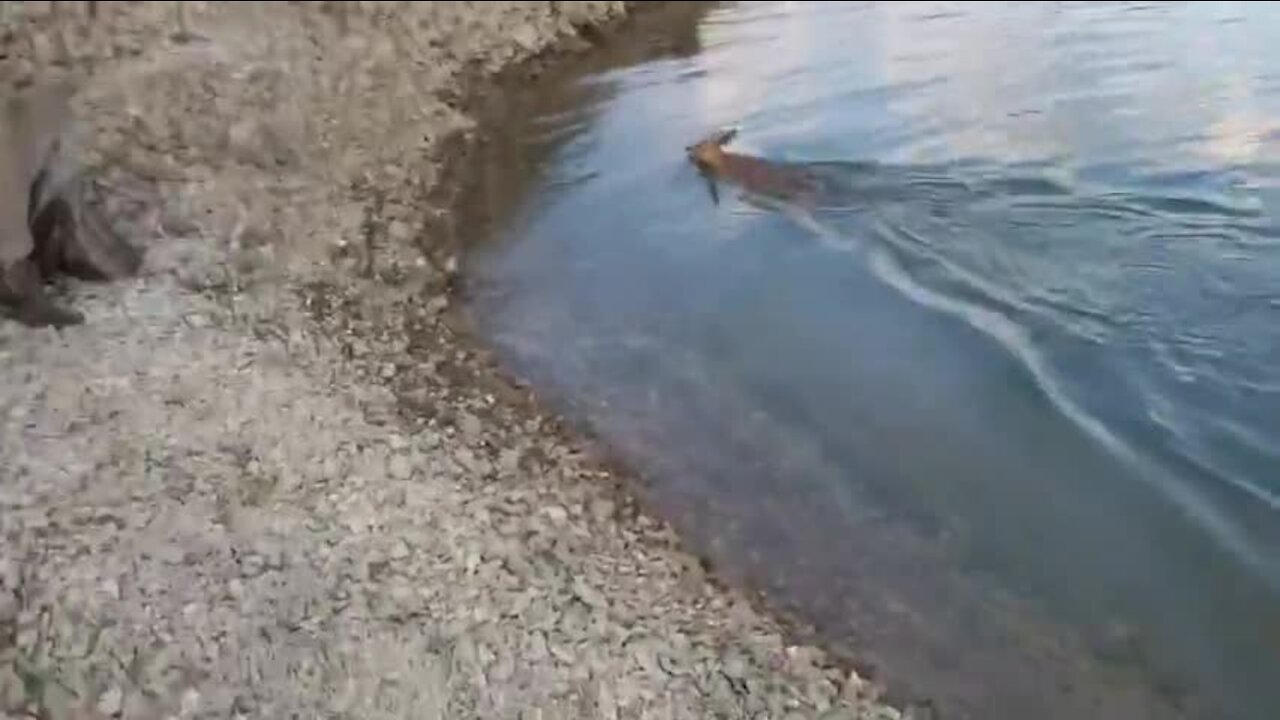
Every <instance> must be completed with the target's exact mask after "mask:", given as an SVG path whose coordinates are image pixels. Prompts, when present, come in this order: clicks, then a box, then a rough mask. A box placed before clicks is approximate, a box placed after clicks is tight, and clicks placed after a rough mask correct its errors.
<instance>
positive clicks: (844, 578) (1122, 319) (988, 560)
mask: <svg viewBox="0 0 1280 720" xmlns="http://www.w3.org/2000/svg"><path fill="white" fill-rule="evenodd" d="M658 39H661V42H657V40H658ZM637 48H639V49H637ZM1276 68H1280V7H1277V6H1276V5H1273V4H1246V3H1168V4H1166V3H1141V4H1139V3H1080V4H1076V3H1022V4H1013V3H1009V4H1006V3H953V4H936V3H932V4H927V3H913V4H906V3H900V4H877V3H867V4H861V3H842V4H835V3H832V4H821V3H749V4H742V5H739V4H730V5H724V6H720V7H717V8H716V9H715V10H713V11H711V12H709V13H707V14H706V16H705V17H702V18H701V19H700V20H699V21H698V22H697V24H696V27H694V24H693V23H692V22H690V23H688V24H687V25H686V26H682V27H681V28H677V29H673V28H672V27H670V26H658V27H656V28H653V29H651V30H647V31H646V30H642V31H641V33H640V34H639V40H638V41H637V43H636V44H635V45H634V46H630V49H627V50H618V51H616V53H615V55H614V56H611V57H606V58H603V59H602V60H600V65H599V66H598V67H596V68H594V69H595V70H597V72H592V73H589V74H586V75H583V76H578V77H573V78H568V79H561V80H559V81H553V82H549V83H548V84H547V85H546V86H544V87H543V88H540V89H539V90H538V92H537V93H536V94H534V95H533V96H531V97H530V98H529V99H527V100H526V101H523V102H524V104H523V105H521V106H520V108H519V112H514V113H513V114H512V117H520V118H522V119H521V121H519V122H516V123H514V124H513V125H512V126H511V127H510V128H509V129H508V132H509V133H510V135H509V136H507V137H504V138H500V139H498V140H497V141H496V142H495V144H494V146H493V148H491V150H490V152H491V153H492V157H491V158H490V160H491V161H492V162H495V163H499V162H500V164H499V165H495V166H493V167H495V168H497V169H495V170H494V171H493V173H492V174H491V177H490V182H489V184H488V187H487V190H488V192H487V194H486V199H487V203H488V205H487V206H486V208H487V210H488V211H489V215H490V216H492V218H493V219H494V220H495V221H496V222H497V226H496V227H495V230H494V232H493V233H492V235H493V237H492V238H489V239H488V241H486V242H482V243H480V244H478V245H477V246H476V248H475V250H474V252H473V253H472V255H471V257H470V258H468V261H467V271H468V276H469V281H470V287H471V288H472V292H473V299H472V302H471V309H472V311H473V312H474V314H475V317H476V319H477V323H478V325H479V327H480V328H481V330H482V332H483V333H484V334H485V335H487V336H488V337H489V338H491V339H492V340H493V341H494V342H495V344H496V345H497V346H498V347H499V349H500V350H501V351H502V354H503V357H504V358H505V359H506V361H507V362H508V363H509V364H510V365H511V366H512V367H513V368H514V369H515V370H516V371H517V372H519V373H520V374H523V375H525V376H527V377H529V378H530V379H532V380H533V381H534V382H535V383H537V384H539V385H540V386H541V387H543V388H544V389H545V390H546V392H547V394H549V395H550V396H551V398H552V399H553V401H555V402H558V403H559V404H560V405H561V406H562V407H563V408H565V409H566V410H567V411H568V413H569V414H570V415H571V416H573V417H575V418H577V419H579V420H580V421H582V422H583V423H585V424H586V425H588V426H589V427H590V428H591V429H593V430H594V431H595V432H597V433H598V434H599V435H600V436H601V437H602V439H603V440H605V441H606V442H607V443H609V444H610V445H611V446H613V447H614V448H616V449H617V450H618V451H619V452H620V454H621V455H623V456H624V457H625V458H626V459H627V460H629V461H630V462H631V463H632V464H633V465H634V466H635V467H637V468H638V469H639V470H640V471H641V472H642V473H643V474H644V476H645V477H646V479H647V481H648V486H647V488H646V489H647V492H648V493H649V496H650V497H651V498H652V500H653V502H654V503H655V505H656V506H657V507H659V508H660V509H661V510H662V511H663V512H665V513H667V514H668V515H669V516H670V517H672V518H673V520H674V521H675V522H676V523H677V525H678V526H680V527H681V529H682V530H683V531H684V533H685V534H686V535H687V536H688V537H690V538H691V539H692V541H693V542H694V544H695V545H696V546H697V547H699V548H701V549H702V550H703V551H704V552H706V553H707V554H708V555H710V556H711V557H712V558H713V559H714V560H715V561H716V562H717V564H719V565H720V566H721V567H722V568H724V569H725V571H726V572H727V573H729V574H730V575H732V576H734V577H736V578H737V579H739V580H740V581H741V582H744V583H751V584H753V585H755V586H758V587H760V588H761V589H762V590H764V591H765V592H766V594H767V595H768V597H769V598H770V600H771V601H772V602H774V603H775V604H776V605H778V606H780V607H784V608H786V609H789V610H792V611H794V612H795V613H796V614H798V615H799V616H800V617H801V618H803V619H805V620H807V621H809V622H811V623H813V624H814V626H815V627H816V629H817V632H818V633H820V634H821V635H822V638H823V640H824V641H826V642H829V643H831V644H833V645H834V646H836V647H838V648H842V649H847V650H848V651H849V652H851V653H852V655H853V656H854V657H855V658H857V659H858V660H859V661H861V662H864V663H866V664H867V665H868V666H869V667H871V668H872V669H874V671H875V672H876V673H878V674H879V675H880V676H881V677H883V678H884V679H885V680H886V681H888V682H889V684H890V686H891V687H892V688H894V689H895V690H896V691H897V692H898V693H899V694H900V696H901V697H902V698H903V699H904V700H910V701H912V702H917V703H925V704H927V705H928V706H929V707H932V708H934V709H935V710H937V712H938V714H939V715H940V716H942V717H973V718H995V719H1000V718H1026V717H1037V718H1058V717H1061V718H1080V717H1091V718H1104V717H1106V718H1143V717H1148V718H1166V717H1180V716H1187V717H1205V718H1226V719H1237V718H1238V719H1241V720H1253V719H1255V718H1256V719H1258V720H1272V719H1274V718H1276V717H1280V682H1277V679H1278V678H1280V282H1278V279H1280V222H1278V221H1277V218H1278V215H1277V212H1278V211H1280V70H1276ZM726 125H733V126H736V127H739V128H740V129H741V133H740V135H739V140H738V141H737V142H736V143H735V144H734V145H733V146H732V149H734V150H735V151H740V152H744V153H750V154H752V155H756V156H760V157H765V158H768V159H770V160H774V161H787V162H790V163H794V164H795V166H796V167H799V168H801V169H802V171H805V172H810V173H814V174H815V176H820V177H821V178H822V183H823V187H824V188H826V192H825V193H824V197H823V200H824V202H823V203H822V204H821V205H820V206H818V207H816V208H815V207H805V206H799V205H796V204H792V203H788V202H786V201H782V202H778V201H766V200H765V199H763V198H758V197H751V196H749V195H744V194H743V193H742V192H740V191H736V190H734V189H733V188H731V187H727V186H724V185H722V186H720V188H719V193H718V195H719V200H720V201H719V204H716V203H714V202H713V201H712V199H711V196H710V195H709V193H708V192H707V188H706V186H705V185H704V183H703V181H702V180H701V179H700V178H699V177H698V175H697V174H696V173H695V172H694V171H693V170H692V169H691V168H690V166H689V165H688V163H687V162H686V161H685V159H684V156H683V148H684V146H685V145H687V144H688V143H690V142H692V141H693V140H695V139H697V138H699V137H701V136H702V135H705V134H706V133H707V132H708V131H710V130H713V129H716V128H718V127H721V126H726ZM515 168H523V169H515Z"/></svg>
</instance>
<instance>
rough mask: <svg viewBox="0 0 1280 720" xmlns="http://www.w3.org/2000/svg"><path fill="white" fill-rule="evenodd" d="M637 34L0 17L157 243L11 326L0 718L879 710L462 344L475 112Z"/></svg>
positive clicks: (181, 9) (38, 8) (541, 16)
mask: <svg viewBox="0 0 1280 720" xmlns="http://www.w3.org/2000/svg"><path fill="white" fill-rule="evenodd" d="M633 10H634V8H633V7H630V6H629V5H628V4H625V3H617V2H497V3H478V2H477V3H471V2H458V3H368V2H360V3H333V2H318V3H307V4H304V3H204V2H188V3H133V2H128V3H126V2H99V3H9V2H6V3H0V30H2V31H3V35H2V36H0V47H2V48H3V52H4V54H5V58H4V59H3V61H2V64H0V82H3V83H5V85H6V87H9V88H12V87H15V86H19V85H24V84H29V83H31V82H33V81H35V82H43V81H46V80H61V79H71V80H73V81H74V82H75V83H76V85H77V87H79V88H80V90H79V92H78V93H77V95H76V97H75V99H74V102H73V104H74V106H75V109H76V116H77V121H78V126H77V127H78V131H77V133H76V141H77V147H78V148H80V151H81V152H82V153H83V159H84V162H85V163H86V164H87V165H88V166H89V167H91V168H93V169H94V171H95V177H96V178H97V185H98V194H99V195H100V196H101V197H102V199H103V209H104V211H105V213H106V216H107V217H108V218H109V219H110V221H111V222H112V224H113V225H114V226H115V229H116V230H117V231H118V232H120V233H121V234H122V235H124V236H126V237H128V238H129V240H130V242H132V243H134V244H135V245H138V246H140V247H142V248H144V249H145V251H146V264H145V267H144V269H143V272H142V273H141V275H140V276H139V277H137V278H136V279H130V280H126V281H122V282H116V283H111V284H91V283H80V282H71V281H63V282H62V283H61V284H60V287H59V288H58V291H57V292H58V293H59V296H60V297H62V298H67V299H69V300H70V302H71V304H73V305H74V306H75V307H76V308H77V309H78V310H80V311H81V312H83V313H84V315H85V317H86V323H85V324H84V325H82V326H77V327H72V328H67V329H63V330H60V331H59V330H52V329H30V328H26V327H23V326H20V325H17V324H15V323H11V322H5V323H0V372H3V373H4V382H3V383H0V716H4V717H15V718H26V717H34V718H75V717H80V718H106V717H124V718H162V717H208V718H239V717H243V718H286V717H335V718H336V717H351V718H382V717H386V718H405V717H415V718H419V717H421V718H446V717H447V718H472V717H474V718H664V719H666V718H713V717H723V718H739V717H741V718H748V717H750V718H766V717H767V718H790V717H797V718H815V717H823V718H829V719H835V718H896V717H898V713H897V712H896V711H894V710H893V709H891V708H888V707H886V706H884V705H882V704H880V702H879V701H878V699H877V698H878V692H877V690H876V688H875V687H874V686H873V685H872V684H871V683H868V682H865V681H863V680H862V679H860V678H859V677H857V675H855V674H851V673H849V672H848V671H847V670H845V669H842V668H840V667H839V666H837V665H836V664H834V663H832V662H829V661H828V659H827V658H826V657H825V656H824V654H823V653H822V652H821V651H819V650H817V649H815V648H812V647H805V646H793V645H789V644H788V640H787V635H786V634H785V633H784V631H783V629H782V627H781V626H780V625H779V624H778V623H776V622H775V621H774V620H772V619H770V618H769V617H767V616H764V615H761V614H760V613H759V612H757V611H756V610H755V609H753V607H752V605H751V603H749V602H748V600H747V598H746V597H745V596H743V595H741V594H738V593H736V592H733V591H731V590H726V589H724V588H721V587H718V586H717V585H716V584H715V583H713V582H712V580H711V579H710V578H708V577H707V575H706V573H705V571H704V569H703V568H702V566H701V565H700V563H699V562H698V561H697V560H696V559H695V558H693V557H692V556H690V555H688V554H686V553H684V552H683V551H682V550H681V549H680V548H679V546H678V543H677V541H676V539H675V538H674V537H673V536H672V534H671V533H670V531H669V530H668V529H667V528H666V527H665V526H664V525H663V524H662V523H661V522H659V521H657V520H655V519H653V518H651V517H649V516H647V515H646V514H645V513H644V512H643V511H642V510H641V509H639V508H638V507H637V506H636V505H635V504H634V503H633V502H631V501H630V500H629V495H628V494H627V492H625V478H622V477H619V476H617V475H615V474H612V473H610V472H608V471H607V470H605V469H603V466H602V464H601V463H600V462H599V461H598V459H597V458H595V457H594V456H593V454H592V452H591V450H590V447H589V446H588V445H586V444H584V443H580V442H577V441H575V440H574V439H573V438H572V437H571V436H569V435H567V434H566V433H565V432H563V431H562V430H561V429H560V428H559V426H558V425H557V423H556V422H555V421H554V419H552V418H549V417H547V416H545V415H543V414H541V413H540V412H539V411H538V410H537V408H536V406H535V405H534V404H532V403H531V402H530V401H529V398H528V396H527V394H526V393H524V392H523V391H521V390H519V389H517V388H515V387H513V386H511V385H510V384H508V383H505V382H503V381H502V380H501V378H500V376H499V375H498V374H497V373H496V372H495V371H494V370H493V369H492V366H491V364H490V363H489V362H488V361H487V360H486V358H485V357H484V354H483V352H482V351H481V350H480V349H479V348H477V347H475V345H474V343H472V342H471V341H469V340H468V339H467V337H466V336H465V334H460V333H458V332H456V328H457V325H456V323H457V320H456V318H455V317H454V313H453V308H452V307H451V302H450V293H449V291H450V287H451V285H452V284H453V279H454V275H455V274H456V272H457V259H456V250H457V245H456V243H457V238H458V228H456V227H455V226H454V222H453V219H454V215H453V214H452V213H451V204H452V203H453V202H454V201H455V199H456V197H455V196H456V192H457V187H458V186H459V183H460V178H461V177H462V176H463V175H464V174H465V172H466V169H467V167H466V162H465V159H466V154H465V152H466V147H467V143H468V138H469V137H471V136H472V135H473V134H474V132H475V121H474V120H473V118H472V117H471V116H469V115H468V108H469V103H470V102H471V100H472V99H473V98H474V97H475V96H476V95H477V93H482V92H484V91H485V89H486V87H487V86H486V83H488V82H489V80H490V79H491V78H493V77H494V76H495V75H496V74H498V73H500V72H503V71H505V70H508V69H510V68H512V67H515V66H518V65H520V64H521V63H528V62H530V61H532V60H537V59H538V58H549V57H550V54H551V53H563V52H564V51H565V50H566V49H572V50H575V51H578V50H585V49H586V48H588V47H589V46H590V45H591V44H592V43H595V42H607V41H608V40H607V38H608V33H606V32H604V31H603V30H602V28H606V27H607V28H612V29H620V30H621V31H625V16H626V15H627V14H628V12H630V11H633ZM557 61H560V60H557ZM568 61H571V60H568Z"/></svg>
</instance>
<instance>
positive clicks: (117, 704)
mask: <svg viewBox="0 0 1280 720" xmlns="http://www.w3.org/2000/svg"><path fill="white" fill-rule="evenodd" d="M97 707H98V712H100V713H102V714H103V715H106V716H107V717H116V716H118V715H119V714H120V712H121V711H122V710H124V690H122V689H120V686H119V685H112V686H111V687H109V688H107V690H106V692H104V693H102V695H101V696H100V697H99V698H98V706H97Z"/></svg>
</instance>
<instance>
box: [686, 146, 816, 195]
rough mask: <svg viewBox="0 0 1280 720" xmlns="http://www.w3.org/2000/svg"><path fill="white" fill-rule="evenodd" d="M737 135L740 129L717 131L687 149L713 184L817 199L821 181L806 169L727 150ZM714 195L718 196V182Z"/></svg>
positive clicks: (756, 191) (695, 163)
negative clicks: (729, 184) (728, 184)
mask: <svg viewBox="0 0 1280 720" xmlns="http://www.w3.org/2000/svg"><path fill="white" fill-rule="evenodd" d="M737 134H738V131H737V130H722V131H719V132H716V133H713V134H712V135H709V136H708V137H706V138H704V139H702V140H700V141H699V142H697V143H694V144H693V145H690V146H689V147H687V148H685V152H686V153H687V154H688V156H689V159H690V160H691V161H692V162H693V163H694V165H696V166H697V167H698V169H699V170H700V171H701V172H702V173H703V175H704V176H706V177H707V178H708V180H709V181H710V182H712V183H714V181H716V180H722V181H724V182H728V183H732V184H734V185H737V186H738V187H740V188H742V189H744V190H746V191H747V192H750V193H752V194H755V195H760V196H765V197H770V198H773V199H776V200H783V201H787V202H797V203H808V202H810V201H812V200H813V199H814V198H815V195H816V192H817V184H816V183H815V181H814V178H813V177H812V175H810V174H809V173H807V172H805V171H804V170H802V169H800V168H796V167H790V166H787V165H783V164H781V163H777V162H773V161H770V160H765V159H763V158H757V157H752V156H750V155H743V154H740V153H733V152H728V151H726V150H725V149H724V146H725V145H727V144H728V143H729V141H731V140H733V138H734V137H736V136H737ZM712 197H713V198H715V197H717V194H716V191H715V188H714V185H712Z"/></svg>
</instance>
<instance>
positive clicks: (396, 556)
mask: <svg viewBox="0 0 1280 720" xmlns="http://www.w3.org/2000/svg"><path fill="white" fill-rule="evenodd" d="M407 557H409V544H408V543H406V542H405V541H404V540H397V541H396V543H395V544H394V545H392V546H391V559H392V560H404V559H405V558H407Z"/></svg>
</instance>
